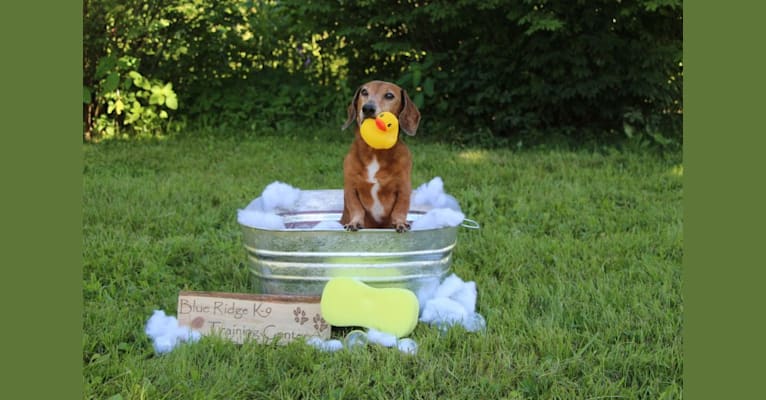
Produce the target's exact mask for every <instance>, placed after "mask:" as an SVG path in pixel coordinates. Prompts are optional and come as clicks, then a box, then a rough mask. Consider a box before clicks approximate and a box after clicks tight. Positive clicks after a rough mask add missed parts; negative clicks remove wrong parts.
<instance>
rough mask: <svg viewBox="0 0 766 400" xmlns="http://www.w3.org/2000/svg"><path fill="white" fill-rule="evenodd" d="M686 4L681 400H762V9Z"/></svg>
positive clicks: (759, 6) (765, 65) (765, 31)
mask: <svg viewBox="0 0 766 400" xmlns="http://www.w3.org/2000/svg"><path fill="white" fill-rule="evenodd" d="M742 3H744V2H688V3H686V4H684V292H683V293H684V397H685V398H689V399H703V398H704V399H746V398H759V397H762V396H763V392H764V390H763V389H762V388H760V384H761V379H762V375H763V374H762V372H761V371H762V370H763V369H764V367H763V361H762V360H763V359H764V357H763V355H764V351H763V350H762V349H763V348H764V346H763V344H762V342H763V341H764V334H763V332H764V330H763V329H762V327H763V326H764V322H763V320H764V319H763V315H764V311H763V304H764V301H763V299H762V297H763V296H762V295H759V294H760V293H763V292H764V289H763V287H762V285H763V283H764V282H766V279H764V272H763V271H764V261H763V255H762V254H761V253H760V252H761V251H762V249H763V248H764V243H763V242H764V237H766V235H764V234H763V225H764V224H763V222H766V221H764V220H765V218H764V212H763V208H764V205H765V204H766V199H765V198H764V197H765V196H764V195H763V194H761V192H762V185H763V182H764V171H766V168H764V165H763V161H762V160H763V158H764V156H763V149H765V148H766V146H764V144H766V143H765V142H766V139H765V138H766V129H764V127H763V126H764V121H763V115H764V114H766V112H764V108H765V106H766V100H764V89H766V84H764V73H765V72H766V62H765V61H764V60H766V55H765V54H764V44H763V39H762V38H763V37H766V29H765V28H764V26H766V24H764V22H763V18H764V15H766V13H764V10H763V9H764V8H766V7H764V4H763V3H758V2H749V3H748V4H747V6H744V5H743V4H742Z"/></svg>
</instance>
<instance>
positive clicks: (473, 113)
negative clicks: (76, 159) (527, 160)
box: [83, 0, 683, 146]
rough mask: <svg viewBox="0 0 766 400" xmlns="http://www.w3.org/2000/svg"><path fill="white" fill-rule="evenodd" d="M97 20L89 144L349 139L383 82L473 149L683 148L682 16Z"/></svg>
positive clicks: (372, 8) (128, 2)
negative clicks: (362, 103) (225, 135)
mask: <svg viewBox="0 0 766 400" xmlns="http://www.w3.org/2000/svg"><path fill="white" fill-rule="evenodd" d="M83 14H84V19H83V125H84V129H83V138H84V140H88V141H89V140H99V139H103V138H108V137H123V136H136V135H157V134H160V133H167V132H173V131H175V130H181V129H185V128H186V129H189V128H193V127H198V126H208V127H209V126H218V127H220V126H226V127H231V128H233V129H236V130H244V131H250V132H264V131H274V130H279V129H283V128H285V127H298V126H303V124H305V123H307V122H314V123H316V121H321V122H319V123H321V124H322V125H323V126H328V127H329V126H339V125H340V124H341V123H342V120H343V112H344V110H345V106H346V105H347V102H348V98H349V97H350V95H351V93H352V92H353V90H354V89H355V88H356V87H357V86H358V85H359V84H361V83H363V82H364V81H366V80H369V79H384V80H390V81H395V82H397V83H399V84H400V85H402V86H403V87H405V88H406V89H407V90H408V91H409V92H410V94H411V96H412V97H413V99H414V101H415V102H416V103H417V104H418V106H419V107H421V109H422V111H424V116H425V118H426V119H425V120H424V122H425V123H427V124H428V126H429V129H430V130H431V131H432V132H443V133H448V134H449V135H448V136H449V137H450V138H452V139H451V140H454V141H459V142H473V143H477V142H479V143H481V142H491V143H492V144H497V143H507V142H508V141H509V140H512V141H513V142H511V143H517V142H519V141H541V140H550V139H551V138H564V139H573V140H582V139H592V138H595V139H598V140H603V141H609V140H615V139H625V138H636V137H638V138H640V139H642V140H645V141H648V142H650V143H653V144H658V145H661V146H678V145H680V144H681V141H682V135H681V121H682V110H683V101H682V81H683V73H682V72H683V65H682V40H683V37H682V25H683V24H682V3H681V1H680V0H668V1H663V0H658V1H632V0H625V1H616V2H615V1H606V0H603V1H599V0H592V1H583V0H580V1H545V0H538V1H529V0H523V1H515V2H509V1H500V0H461V1H455V2H428V1H422V0H416V1H400V2H395V3H394V2H388V1H382V0H368V1H342V0H339V1H303V0H284V1H268V0H262V1H238V0H222V1H212V0H165V1H139V0H106V1H92V0H86V1H84V3H83ZM445 136H447V135H445Z"/></svg>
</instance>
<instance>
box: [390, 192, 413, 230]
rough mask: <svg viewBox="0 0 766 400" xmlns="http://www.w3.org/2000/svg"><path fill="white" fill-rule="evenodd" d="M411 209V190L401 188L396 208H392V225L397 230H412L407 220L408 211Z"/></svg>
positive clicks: (395, 204)
mask: <svg viewBox="0 0 766 400" xmlns="http://www.w3.org/2000/svg"><path fill="white" fill-rule="evenodd" d="M409 211H410V191H409V190H407V189H404V190H400V191H399V193H397V196H396V202H395V203H394V208H393V209H392V210H391V225H392V226H393V228H394V229H396V231H397V232H399V233H402V232H406V231H408V230H410V224H409V222H407V213H408V212H409Z"/></svg>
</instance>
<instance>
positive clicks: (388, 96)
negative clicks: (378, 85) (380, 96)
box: [384, 92, 394, 100]
mask: <svg viewBox="0 0 766 400" xmlns="http://www.w3.org/2000/svg"><path fill="white" fill-rule="evenodd" d="M384 97H385V98H386V99H387V100H393V99H394V94H393V93H391V92H389V93H386V95H385V96H384Z"/></svg>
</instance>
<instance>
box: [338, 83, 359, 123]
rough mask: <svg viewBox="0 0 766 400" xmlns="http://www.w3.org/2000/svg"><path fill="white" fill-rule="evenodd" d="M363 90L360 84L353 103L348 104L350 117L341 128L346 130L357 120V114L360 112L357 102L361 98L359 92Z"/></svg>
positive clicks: (352, 100)
mask: <svg viewBox="0 0 766 400" xmlns="http://www.w3.org/2000/svg"><path fill="white" fill-rule="evenodd" d="M361 90H362V87H361V86H359V87H358V88H357V89H356V93H354V98H352V99H351V104H349V105H348V110H347V111H346V112H347V113H348V119H346V122H345V123H344V124H343V126H341V127H340V130H344V129H346V128H348V127H349V125H351V124H352V123H353V122H354V121H356V116H357V115H358V114H359V112H358V110H357V109H356V103H357V101H358V100H359V92H360V91H361Z"/></svg>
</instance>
